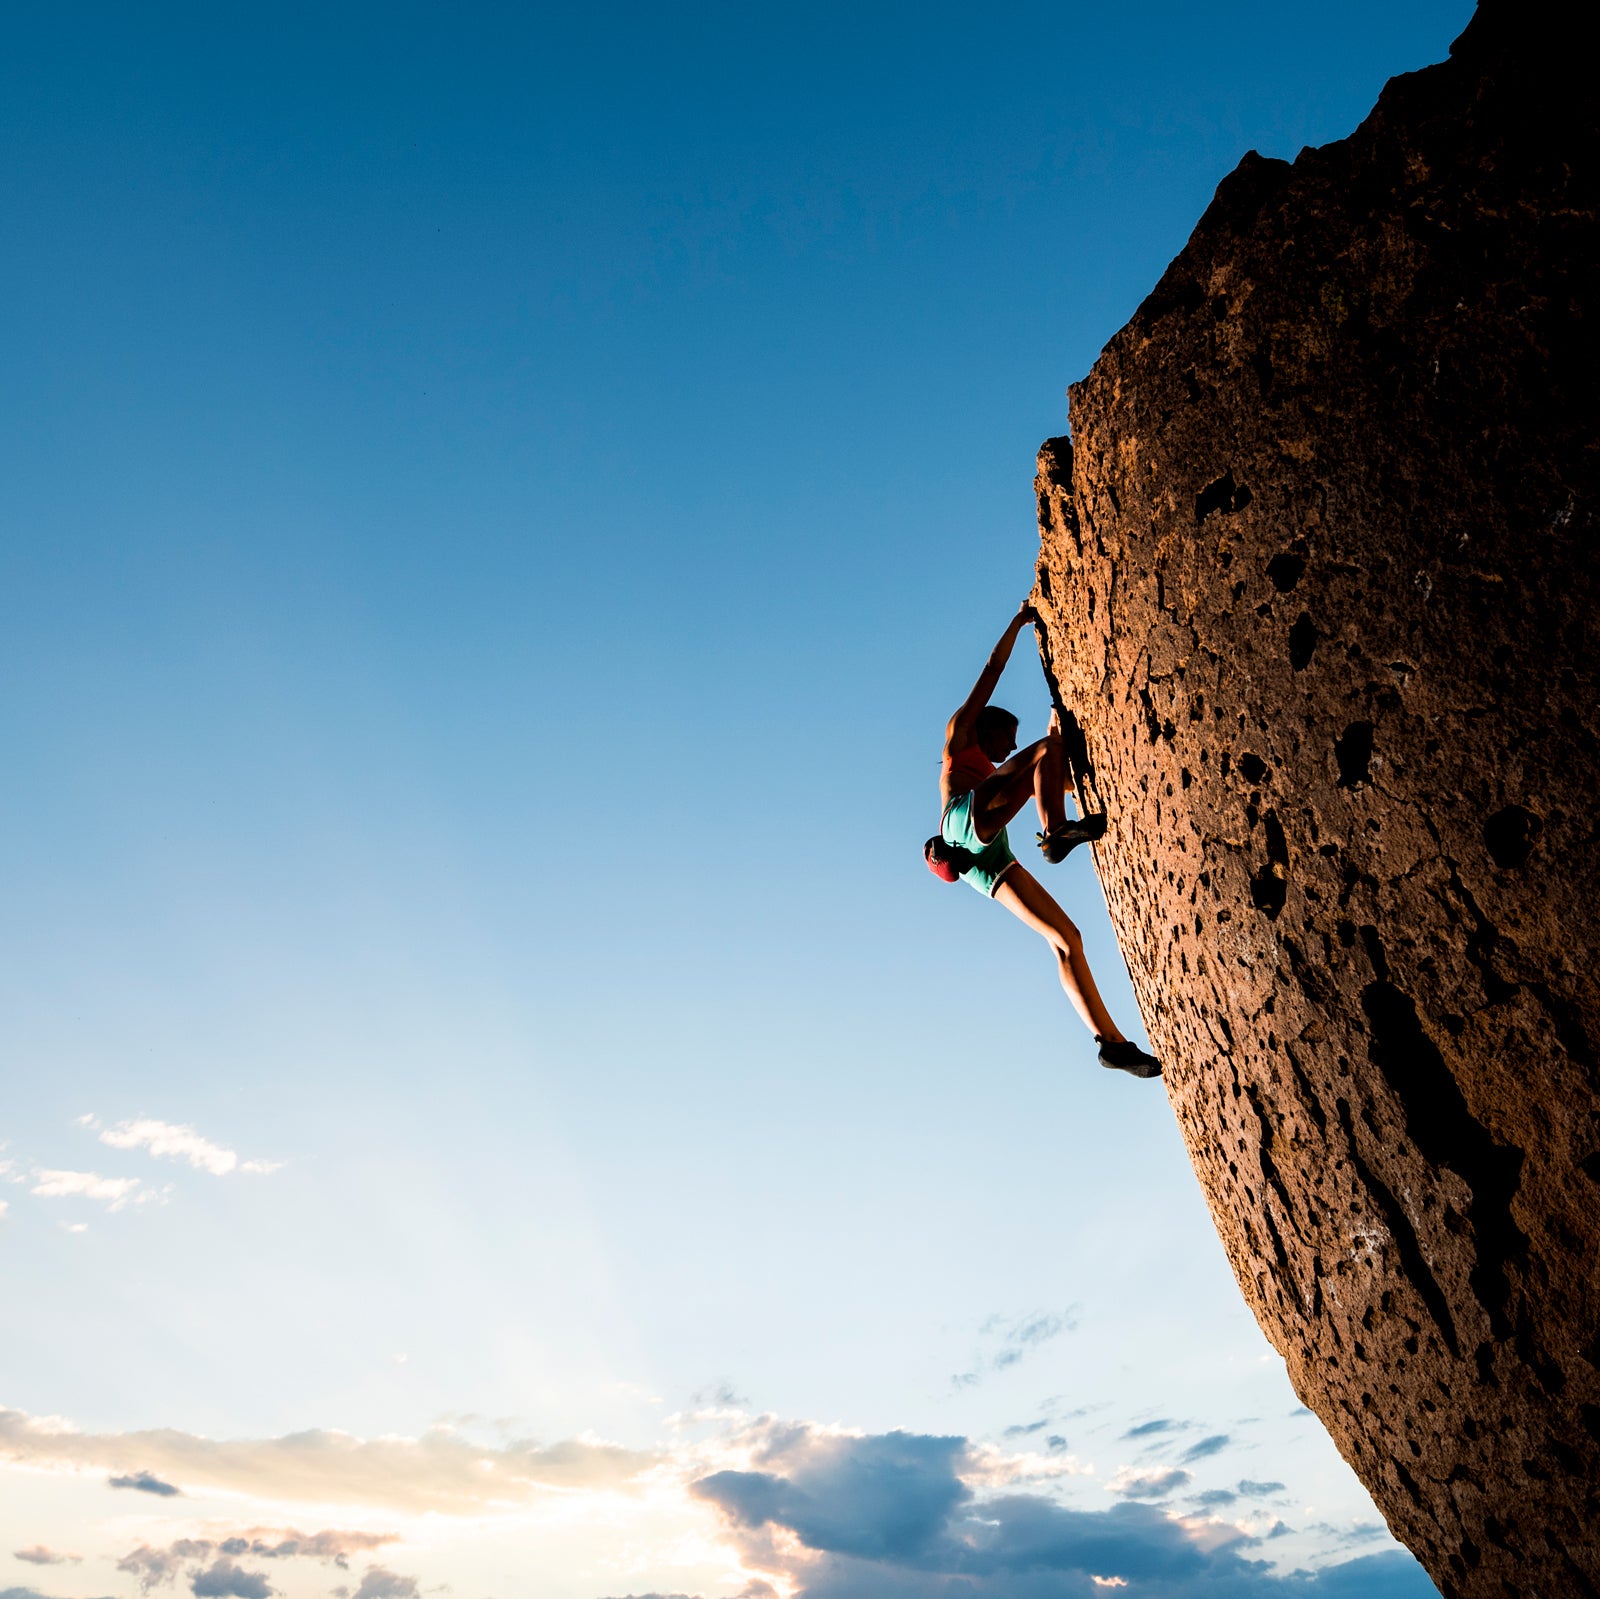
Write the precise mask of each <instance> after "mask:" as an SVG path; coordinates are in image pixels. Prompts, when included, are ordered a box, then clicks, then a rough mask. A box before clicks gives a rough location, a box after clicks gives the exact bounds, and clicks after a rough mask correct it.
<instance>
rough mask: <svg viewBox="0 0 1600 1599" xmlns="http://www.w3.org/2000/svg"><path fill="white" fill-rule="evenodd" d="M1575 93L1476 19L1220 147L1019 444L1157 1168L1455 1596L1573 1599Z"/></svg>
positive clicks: (1586, 1403) (1578, 376) (1584, 807)
mask: <svg viewBox="0 0 1600 1599" xmlns="http://www.w3.org/2000/svg"><path fill="white" fill-rule="evenodd" d="M1584 59H1585V57H1584V51H1583V50H1581V49H1580V47H1579V42H1578V39H1577V37H1576V36H1568V35H1565V34H1564V33H1563V32H1562V31H1561V24H1560V23H1559V21H1558V20H1557V19H1556V17H1555V15H1554V13H1552V12H1550V11H1549V10H1547V9H1546V8H1545V7H1543V6H1540V5H1530V6H1524V7H1521V8H1510V7H1506V8H1504V9H1501V8H1499V7H1496V6H1489V7H1484V8H1481V9H1480V12H1479V14H1478V16H1477V18H1475V20H1474V22H1473V24H1472V25H1471V26H1470V27H1469V29H1468V30H1467V32H1466V33H1465V34H1464V35H1463V37H1462V39H1461V40H1459V41H1457V44H1456V45H1455V47H1454V48H1453V50H1452V53H1451V59H1450V60H1449V61H1448V62H1445V63H1443V64H1441V65H1439V66H1435V67H1430V68H1428V69H1427V70H1425V71H1422V72H1418V73H1413V74H1410V75H1409V76H1406V77H1403V78H1398V79H1396V80H1394V81H1393V82H1392V83H1390V84H1389V86H1388V87H1387V88H1386V89H1385V90H1384V93H1383V95H1382V97H1381V99H1380V100H1379V102H1378V105H1377V107H1376V108H1375V109H1374V111H1373V112H1372V114H1371V115H1370V116H1369V117H1368V119H1367V121H1366V122H1365V123H1363V125H1362V126H1361V128H1360V129H1359V130H1357V132H1356V133H1355V134H1353V135H1352V136H1351V137H1350V138H1349V139H1347V140H1344V141H1342V142H1340V143H1338V144H1333V145H1328V146H1324V147H1323V148H1321V149H1316V150H1307V151H1304V152H1302V154H1301V155H1300V157H1299V159H1298V160H1296V161H1295V162H1294V163H1293V164H1292V165H1290V164H1288V163H1285V162H1279V161H1268V160H1264V159H1262V158H1260V157H1259V156H1256V155H1253V154H1252V155H1250V156H1247V157H1246V158H1245V160H1244V161H1243V162H1242V163H1241V165H1240V166H1239V168H1238V170H1237V171H1235V172H1234V173H1233V174H1232V175H1231V176H1230V177H1228V178H1227V179H1226V180H1225V181H1224V182H1223V184H1222V185H1221V187H1220V188H1219V189H1218V191H1217V197H1216V199H1215V201H1214V202H1213V204H1212V205H1211V207H1210V209H1209V210H1208V211H1207V212H1206V214H1205V216H1204V217H1203V218H1202V219H1201V221H1200V224H1199V226H1198V227H1197V228H1196V230H1195V233H1194V236H1193V238H1192V239H1191V240H1190V241H1189V244H1188V245H1187V247H1186V248H1185V249H1184V251H1183V253H1182V254H1181V255H1180V256H1179V257H1178V259H1177V260H1176V261H1174V262H1173V264H1172V266H1171V267H1170V268H1169V269H1168V271H1167V273H1166V274H1165V276H1164V277H1163V278H1162V280H1161V282H1160V284H1159V285H1158V286H1157V288H1156V289H1155V291H1154V293H1153V294H1152V295H1151V296H1150V298H1149V299H1148V300H1147V301H1146V302H1145V304H1144V305H1143V306H1141V307H1140V309H1139V311H1138V312H1137V314H1136V315H1135V316H1134V318H1133V320H1132V321H1131V322H1130V323H1129V324H1128V326H1127V327H1125V328H1124V329H1123V330H1122V331H1121V332H1120V333H1118V334H1117V336H1116V337H1115V338H1114V339H1113V340H1112V341H1111V343H1110V344H1109V345H1108V346H1107V348H1106V350H1105V352H1104V353H1103V354H1102V355H1101V357H1100V359H1099V361H1098V362H1097V363H1096V364H1095V366H1094V369H1093V371H1092V372H1091V373H1090V374H1089V376H1088V377H1087V378H1086V379H1085V380H1084V381H1083V382H1082V383H1080V384H1078V385H1077V386H1076V387H1075V388H1074V389H1073V390H1072V407H1071V419H1072V428H1073V436H1074V439H1075V441H1076V447H1075V449H1074V447H1073V446H1072V445H1070V444H1069V443H1068V442H1067V441H1066V440H1065V439H1056V440H1051V441H1050V442H1049V443H1047V444H1046V445H1045V446H1044V449H1043V450H1042V452H1041V454H1040V457H1039V478H1038V490H1039V506H1040V520H1041V528H1042V534H1043V554H1042V557H1041V561H1040V578H1039V584H1040V587H1039V603H1040V606H1041V610H1042V612H1043V614H1044V618H1045V622H1046V646H1045V647H1046V653H1047V656H1048V659H1049V663H1050V665H1051V667H1052V669H1053V670H1054V672H1055V674H1056V676H1057V679H1058V681H1059V684H1060V687H1061V690H1062V693H1063V696H1064V698H1065V699H1066V701H1067V702H1068V704H1070V705H1072V706H1073V707H1074V708H1075V709H1076V710H1077V711H1078V713H1079V715H1080V716H1081V718H1082V720H1083V722H1084V724H1085V728H1086V731H1087V735H1088V741H1089V746H1090V751H1091V754H1092V755H1093V757H1094V758H1095V760H1096V763H1097V766H1098V775H1099V780H1100V786H1101V788H1102V789H1103V791H1104V793H1105V795H1106V798H1107V799H1108V801H1109V805H1110V811H1111V816H1112V827H1111V831H1110V833H1109V835H1108V837H1107V838H1106V840H1105V842H1104V843H1103V844H1101V845H1099V846H1098V847H1097V857H1098V864H1099V871H1100V876H1101V878H1102V881H1103V882H1104V884H1105V888H1106V894H1107V898H1108V900H1109V902H1110V907H1111V914H1112V918H1113V920H1114V922H1115V925H1116V929H1117V932H1118V935H1119V937H1120V939H1121V943H1122V948H1123V950H1124V952H1125V953H1126V956H1127V959H1128V964H1129V967H1130V969H1131V971H1132V974H1133V979H1134V984H1135V986H1136V988H1137V991H1138V994H1139V999H1140V1003H1141V1006H1142V1008H1143V1012H1144V1017H1145V1020H1146V1023H1147V1025H1148V1027H1149V1031H1150V1035H1151V1037H1152V1039H1153V1040H1154V1042H1155V1045H1156V1047H1157V1050H1158V1052H1159V1053H1160V1054H1161V1055H1163V1056H1164V1057H1165V1058H1166V1059H1167V1061H1168V1063H1169V1066H1168V1075H1167V1086H1168V1092H1169V1094H1170V1095H1171V1098H1172V1102H1173V1104H1174V1107H1175V1109H1176V1112H1177V1115H1178V1119H1179V1121H1180V1123H1181V1125H1182V1128H1183V1133H1184V1136H1185V1138H1186V1139H1187V1142H1188V1147H1189V1152H1190V1155H1191V1157H1192V1159H1193V1162H1194V1166H1195V1170H1196V1172H1197V1173H1198V1174H1199V1178H1200V1182H1201V1185H1202V1187H1203V1189H1204V1191H1205V1195H1206V1198H1207V1200H1208V1202H1209V1204H1210V1207H1211V1211H1212V1215H1213V1216H1214V1218H1215V1220H1216V1224H1217V1228H1218V1230H1219V1232H1220V1233H1221V1236H1222V1239H1223V1242H1224V1244H1225V1246H1226V1248H1227V1252H1228V1257H1229V1259H1230V1260H1231V1262H1232V1264H1233V1268H1234V1270H1235V1272H1236V1273H1237V1275H1238V1279H1239V1283H1240V1286H1241V1288H1242V1289H1243V1291H1244V1294H1245V1296H1246V1298H1247V1299H1248V1301H1249V1303H1250V1305H1251V1308H1252V1309H1253V1310H1254V1312H1255V1314H1256V1317H1257V1319H1258V1320H1259V1321H1260V1323H1261V1326H1262V1328H1263V1329H1264V1330H1265V1332H1266V1334H1267V1336H1268V1337H1269V1338H1270V1339H1271V1341H1272V1343H1273V1344H1274V1346H1275V1347H1276V1348H1277V1349H1278V1350H1279V1351H1280V1352H1281V1353H1282V1355H1283V1357H1284V1359H1285V1360H1286V1362H1287V1363H1288V1368H1289V1372H1290V1375H1291V1377H1292V1379H1293V1382H1294V1385H1295V1388H1296V1390H1297V1391H1298V1393H1299V1394H1300V1395H1301V1397H1302V1398H1303V1399H1304V1401H1305V1402H1306V1404H1307V1405H1309V1406H1310V1407H1311V1408H1312V1409H1313V1410H1314V1411H1315V1412H1316V1413H1317V1415H1318V1416H1320V1417H1321V1418H1322V1420H1323V1422H1324V1423H1325V1424H1326V1425H1327V1427H1328V1429H1329V1431H1330V1432H1331V1433H1332V1435H1333V1437H1334V1439H1335V1440H1336V1441H1337V1443H1338V1445H1339V1447H1340V1448H1341V1449H1342V1450H1343V1452H1344V1454H1345V1456H1346V1457H1347V1458H1348V1459H1349V1461H1350V1462H1351V1464H1352V1465H1353V1466H1354V1467H1355V1469H1356V1470H1357V1471H1358V1472H1359V1473H1360V1475H1361V1477H1362V1479H1363V1481H1364V1482H1365V1483H1366V1484H1367V1486H1368V1488H1369V1489H1370V1490H1371V1491H1372V1493H1373V1495H1374V1497H1375V1498H1376V1500H1377V1502H1378V1504H1379V1506H1380V1507H1381V1508H1382V1510H1383V1512H1384V1514H1385V1515H1386V1517H1387V1518H1388V1520H1389V1523H1390V1525H1391V1526H1392V1528H1393V1529H1394V1531H1395V1533H1396V1534H1397V1535H1398V1536H1399V1537H1400V1538H1401V1539H1403V1540H1404V1542H1405V1543H1407V1544H1408V1545H1409V1546H1410V1547H1411V1548H1412V1549H1413V1550H1414V1551H1415V1552H1416V1553H1417V1555H1418V1556H1419V1558H1420V1559H1421V1560H1422V1561H1423V1563H1424V1565H1425V1566H1426V1567H1427V1568H1428V1570H1429V1572H1430V1573H1431V1575H1432V1576H1433V1578H1434V1580H1435V1581H1436V1582H1437V1583H1438V1585H1439V1587H1440V1588H1441V1590H1442V1591H1443V1592H1444V1593H1445V1594H1446V1595H1448V1596H1452V1599H1453V1596H1456V1595H1461V1596H1469V1599H1478V1596H1488V1595H1495V1596H1504V1595H1519V1594H1520V1595H1526V1596H1529V1599H1562V1596H1566V1595H1594V1594H1596V1593H1597V1592H1600V1539H1597V1528H1600V1504H1597V1484H1600V1370H1597V1364H1600V1097H1597V1090H1600V1069H1597V1060H1596V1054H1597V1046H1600V983H1597V979H1596V962H1597V959H1600V843H1597V840H1600V709H1597V704H1600V685H1597V667H1600V578H1597V572H1600V545H1597V525H1596V511H1597V505H1600V288H1597V285H1600V227H1597V215H1600V140H1597V116H1596V101H1595V94H1594V87H1593V75H1592V74H1587V73H1585V72H1584V71H1583V69H1582V66H1581V63H1582V61H1583V60H1584ZM1181 1336H1182V1325H1181V1317H1178V1318H1175V1322H1174V1337H1181Z"/></svg>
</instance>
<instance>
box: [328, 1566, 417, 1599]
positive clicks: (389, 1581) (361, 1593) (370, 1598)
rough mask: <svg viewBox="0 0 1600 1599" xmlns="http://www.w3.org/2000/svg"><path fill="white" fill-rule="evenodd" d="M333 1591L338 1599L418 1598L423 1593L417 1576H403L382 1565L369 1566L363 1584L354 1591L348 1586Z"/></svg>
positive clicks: (362, 1580)
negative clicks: (418, 1585)
mask: <svg viewBox="0 0 1600 1599" xmlns="http://www.w3.org/2000/svg"><path fill="white" fill-rule="evenodd" d="M333 1591H334V1593H335V1595H336V1596H337V1599H418V1595H419V1594H420V1593H421V1589H419V1588H418V1587H417V1579H416V1578H415V1577H402V1576H401V1575H400V1574H399V1573H398V1572H395V1571H386V1570H385V1569H384V1568H383V1567H382V1566H368V1567H367V1573H366V1575H365V1576H364V1577H363V1578H362V1579H361V1586H360V1587H358V1588H356V1589H354V1590H353V1591H352V1590H351V1589H350V1588H348V1587H340V1588H335V1589H334V1590H333Z"/></svg>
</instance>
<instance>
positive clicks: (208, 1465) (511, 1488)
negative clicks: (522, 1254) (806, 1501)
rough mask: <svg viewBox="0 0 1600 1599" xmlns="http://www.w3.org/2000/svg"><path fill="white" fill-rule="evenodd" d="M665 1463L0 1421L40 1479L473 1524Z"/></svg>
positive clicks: (532, 1447) (579, 1452)
mask: <svg viewBox="0 0 1600 1599" xmlns="http://www.w3.org/2000/svg"><path fill="white" fill-rule="evenodd" d="M664 1458H665V1457H663V1456H661V1455H659V1454H653V1453H641V1452H638V1451H634V1450H629V1449H623V1448H621V1447H619V1446H617V1445H615V1444H607V1443H597V1442H591V1441H588V1440H584V1439H567V1440H564V1441H562V1442H558V1443H553V1444H550V1445H541V1444H538V1443H534V1442H527V1441H524V1442H513V1443H509V1444H504V1445H500V1446H486V1445H480V1444H476V1443H473V1442H472V1441H471V1440H469V1439H468V1438H466V1437H465V1436H463V1435H462V1434H461V1433H459V1432H457V1431H454V1430H452V1429H450V1428H446V1427H439V1428H435V1429H433V1430H432V1431H430V1432H427V1433H424V1434H423V1435H422V1436H421V1437H420V1438H398V1437H387V1438H358V1437H355V1436H353V1435H352V1434H350V1433H344V1432H334V1431H328V1430H315V1431H309V1432H300V1433H290V1434H287V1435H285V1436H283V1437H279V1438H244V1439H214V1438H206V1437H202V1436H200V1435H198V1434H195V1433H186V1432H179V1431H177V1430H175V1429H172V1428H157V1429H152V1430H149V1431H143V1432H126V1433H87V1432H79V1431H78V1430H77V1429H76V1428H74V1427H72V1426H70V1425H69V1424H68V1423H65V1422H62V1421H59V1420H56V1419H54V1418H48V1419H47V1418H39V1417H34V1416H29V1415H27V1414H26V1413H25V1412H23V1411H19V1410H7V1409H0V1461H11V1462H15V1463H16V1464H18V1465H24V1466H29V1467H32V1468H34V1469H40V1470H56V1471H63V1472H69V1471H104V1472H106V1473H108V1474H110V1475H112V1476H116V1477H122V1478H125V1479H127V1481H126V1482H125V1484H124V1485H125V1486H128V1487H135V1488H140V1487H142V1488H143V1489H144V1491H146V1492H153V1493H161V1492H163V1489H170V1490H171V1491H172V1492H174V1493H177V1492H187V1493H190V1494H194V1493H200V1492H204V1491H206V1490H217V1491H222V1492H228V1493H242V1494H248V1495H251V1496H253V1497H255V1498H258V1499H262V1500H267V1501H275V1502H280V1503H283V1502H287V1503H301V1504H311V1505H332V1504H343V1505H362V1506H369V1507H374V1508H379V1509H382V1510H388V1511H394V1512H420V1511H430V1510H431V1511H437V1512H441V1513H443V1514H447V1515H476V1514H480V1513H482V1512H484V1511H487V1510H492V1509H494V1508H496V1507H497V1506H500V1505H506V1504H514V1503H519V1502H526V1501H527V1500H528V1499H530V1498H531V1497H533V1496H534V1495H536V1494H538V1493H540V1492H541V1491H545V1490H550V1489H573V1488H591V1489H593V1488H621V1487H624V1486H626V1485H627V1484H629V1483H630V1482H632V1481H633V1480H634V1479H635V1478H637V1477H639V1476H640V1475H641V1474H642V1473H644V1472H646V1471H648V1470H650V1469H651V1468H652V1467H655V1466H657V1465H659V1464H661V1462H662V1460H663V1459H664ZM140 1479H148V1481H142V1480H140ZM155 1483H159V1484H161V1485H162V1486H161V1487H154V1486H152V1484H155Z"/></svg>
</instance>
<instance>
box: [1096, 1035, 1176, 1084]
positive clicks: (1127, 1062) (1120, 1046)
mask: <svg viewBox="0 0 1600 1599" xmlns="http://www.w3.org/2000/svg"><path fill="white" fill-rule="evenodd" d="M1100 1064H1101V1065H1102V1066H1109V1067H1111V1068H1112V1070H1113V1071H1119V1072H1127V1073H1128V1075H1129V1076H1130V1077H1159V1076H1160V1075H1161V1062H1160V1061H1158V1060H1157V1059H1156V1058H1155V1056H1154V1055H1151V1054H1147V1053H1146V1052H1145V1051H1144V1050H1142V1049H1140V1048H1139V1046H1138V1045H1137V1044H1135V1043H1133V1042H1131V1041H1130V1040H1129V1039H1126V1038H1120V1039H1118V1040H1117V1041H1116V1042H1115V1043H1111V1042H1109V1041H1108V1040H1106V1039H1101V1040H1100Z"/></svg>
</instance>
